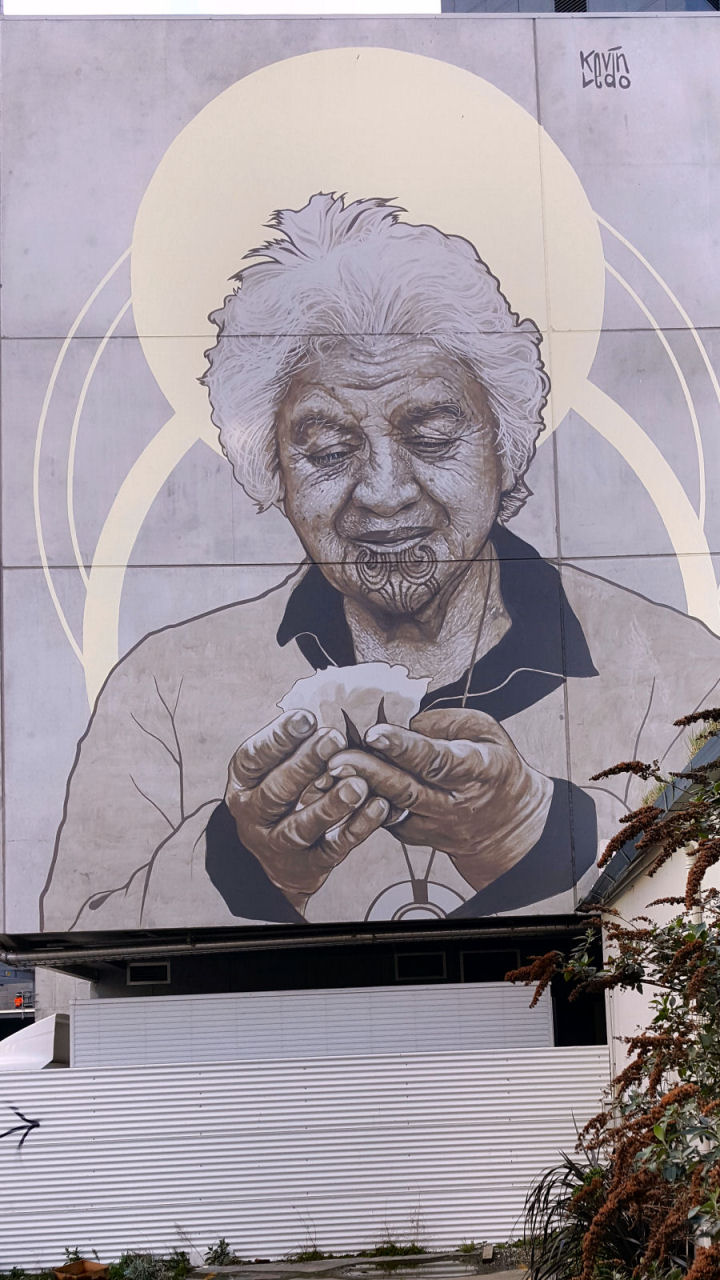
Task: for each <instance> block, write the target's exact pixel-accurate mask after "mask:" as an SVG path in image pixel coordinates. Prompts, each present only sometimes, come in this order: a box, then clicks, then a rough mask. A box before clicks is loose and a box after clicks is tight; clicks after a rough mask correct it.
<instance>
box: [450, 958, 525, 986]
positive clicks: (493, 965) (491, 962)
mask: <svg viewBox="0 0 720 1280" xmlns="http://www.w3.org/2000/svg"><path fill="white" fill-rule="evenodd" d="M519 967H520V953H519V952H518V951H461V953H460V977H461V981H462V982H504V981H505V974H506V973H508V972H509V970H510V969H519Z"/></svg>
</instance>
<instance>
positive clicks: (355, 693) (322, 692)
mask: <svg viewBox="0 0 720 1280" xmlns="http://www.w3.org/2000/svg"><path fill="white" fill-rule="evenodd" d="M429 683H430V677H429V676H428V677H423V678H421V679H417V680H416V679H413V678H412V677H411V676H410V675H409V673H408V669H407V667H403V666H391V665H390V663H388V662H359V663H358V664H357V665H356V666H354V667H328V668H327V669H326V670H325V671H317V672H316V673H315V675H313V676H306V677H304V678H303V679H302V680H296V682H295V684H294V685H293V687H292V689H290V690H289V691H288V693H286V694H285V695H284V697H283V698H281V700H280V702H279V703H278V706H279V707H281V709H282V710H283V711H296V710H301V709H302V710H304V711H312V713H313V715H314V716H315V717H316V719H317V722H318V726H319V727H320V728H323V729H340V730H341V731H342V732H343V733H347V720H346V719H345V715H347V716H348V717H349V719H350V720H351V722H352V724H353V726H354V727H355V728H356V729H357V730H358V733H359V734H360V735H361V736H362V735H363V734H364V733H365V732H366V730H368V729H369V728H370V726H371V725H373V724H376V723H377V722H378V718H380V719H382V720H384V721H385V723H386V724H397V725H401V726H402V727H403V728H405V729H407V727H408V725H409V724H410V721H411V720H412V718H413V716H414V715H417V713H418V711H419V710H420V703H421V701H422V699H423V697H424V696H425V694H426V693H427V687H428V684H429ZM343 712H345V715H343ZM378 713H380V715H378Z"/></svg>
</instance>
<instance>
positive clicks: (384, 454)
mask: <svg viewBox="0 0 720 1280" xmlns="http://www.w3.org/2000/svg"><path fill="white" fill-rule="evenodd" d="M419 497H420V486H419V484H418V482H417V480H416V478H415V474H414V471H413V467H412V459H411V458H409V457H408V455H407V453H406V451H405V450H404V449H403V448H402V447H401V445H400V444H399V443H398V442H397V441H395V440H393V438H392V436H390V435H382V436H380V437H379V438H378V437H376V438H375V439H374V440H373V441H372V443H370V444H369V448H368V451H367V454H365V455H364V457H363V459H362V464H361V470H360V473H359V475H358V478H357V482H356V484H355V487H354V489H353V501H354V502H355V503H356V505H358V506H361V507H364V508H365V510H366V511H370V512H372V514H373V515H376V516H392V515H395V514H396V513H397V512H398V511H402V510H403V509H404V508H405V507H409V506H412V504H413V503H414V502H417V500H418V498H419Z"/></svg>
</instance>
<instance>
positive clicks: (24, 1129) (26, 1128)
mask: <svg viewBox="0 0 720 1280" xmlns="http://www.w3.org/2000/svg"><path fill="white" fill-rule="evenodd" d="M7 1105H8V1106H9V1107H10V1110H11V1111H14V1112H15V1115H16V1116H17V1117H18V1119H19V1120H22V1124H14V1125H13V1126H12V1128H11V1129H6V1130H5V1132H4V1133H0V1140H2V1139H3V1138H9V1137H10V1134H11V1133H21V1134H22V1138H21V1139H20V1141H19V1142H18V1144H17V1149H18V1151H20V1149H21V1147H22V1145H23V1143H24V1141H25V1139H26V1138H27V1136H28V1134H29V1133H32V1131H33V1129H39V1128H40V1121H39V1120H28V1117H27V1116H24V1115H23V1113H22V1111H18V1109H17V1107H13V1106H12V1105H11V1104H10V1103H9V1102H8V1104H7Z"/></svg>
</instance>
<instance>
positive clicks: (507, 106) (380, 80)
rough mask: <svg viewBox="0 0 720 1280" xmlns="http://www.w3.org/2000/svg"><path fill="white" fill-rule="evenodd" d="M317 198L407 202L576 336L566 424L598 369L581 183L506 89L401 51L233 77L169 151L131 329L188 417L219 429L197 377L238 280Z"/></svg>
mask: <svg viewBox="0 0 720 1280" xmlns="http://www.w3.org/2000/svg"><path fill="white" fill-rule="evenodd" d="M316 191H336V192H345V193H347V195H348V197H349V198H350V199H355V198H358V197H363V196H364V197H369V196H385V197H394V198H395V199H396V200H397V201H398V203H399V204H401V205H402V206H403V207H404V208H405V209H406V210H407V214H406V215H405V218H406V220H407V221H408V222H416V223H419V222H421V223H430V224H432V225H434V226H436V227H438V228H440V229H441V230H442V231H445V232H447V233H452V234H456V235H461V236H465V237H466V238H467V239H468V240H470V241H471V242H472V243H473V244H474V245H475V246H476V248H477V249H478V251H479V253H480V255H481V256H482V257H483V258H484V259H485V260H486V261H487V263H488V265H489V267H490V269H491V270H492V271H493V272H494V273H495V275H497V277H498V278H499V280H500V283H501V286H502V288H503V290H504V292H505V294H506V296H507V298H508V300H509V301H510V304H511V306H512V307H513V309H514V310H516V311H518V312H519V313H520V315H521V316H529V317H531V318H532V319H533V320H535V322H536V323H537V324H538V325H539V327H540V329H541V330H542V331H543V332H544V333H545V334H547V333H548V331H549V330H550V328H551V327H552V328H555V329H560V330H563V331H568V330H570V331H573V332H574V333H575V334H576V335H577V337H576V340H575V341H574V343H573V353H572V359H571V360H570V361H568V360H567V358H566V356H564V357H563V359H562V361H558V367H557V368H556V369H553V367H552V363H553V362H552V343H551V342H546V343H545V344H544V347H543V355H544V359H545V361H546V363H547V364H548V366H549V368H550V374H551V378H552V379H553V398H554V406H553V413H552V419H551V421H552V424H553V425H555V424H557V423H558V422H559V421H561V420H562V417H563V416H564V414H565V413H566V411H567V410H568V408H569V407H570V405H571V403H572V399H573V388H574V387H576V386H577V385H578V383H579V382H580V381H581V380H582V379H584V378H585V377H586V376H587V374H588V372H589V369H590V366H591V364H592V360H593V357H594V354H595V349H596V345H597V335H598V331H599V329H600V325H601V321H602V311H603V300H604V259H603V252H602V245H601V241H600V232H599V229H598V225H597V220H596V218H595V215H594V214H593V212H592V209H591V207H590V205H589V203H588V200H587V197H586V195H585V193H584V191H583V188H582V185H581V183H580V181H579V179H578V177H577V175H576V173H575V171H574V169H573V168H572V166H571V165H570V163H569V161H568V160H567V159H566V158H565V156H563V154H562V152H561V151H560V150H559V148H558V147H557V146H556V145H555V143H553V142H552V140H551V139H550V138H549V137H548V135H547V134H546V133H545V131H544V130H543V129H541V128H540V127H539V125H538V124H537V122H536V120H535V119H534V118H533V116H531V115H530V114H529V112H527V111H526V110H525V109H524V108H523V107H521V106H519V105H518V104H517V103H516V102H514V101H513V100H512V99H511V98H509V97H508V96H507V95H506V94H504V93H502V92H501V91H500V90H499V89H497V88H495V86H494V85H491V84H489V83H488V82H487V81H486V80H483V79H481V78H480V77H479V76H476V75H474V74H472V73H471V72H469V71H465V70H462V69H460V68H458V67H454V66H451V65H450V64H449V63H446V62H440V61H438V60H436V59H433V58H427V57H423V56H421V55H418V54H411V53H403V52H399V51H397V50H392V49H376V48H371V49H356V48H345V49H329V50H322V51H319V52H315V53H308V54H303V55H301V56H299V57H294V58H289V59H286V60H284V61H282V62H276V63H273V64H272V65H270V66H268V67H265V68H263V69H262V70H260V71H257V72H254V73H253V74H252V75H249V76H247V77H245V79H243V80H240V81H238V82H237V83H236V84H234V85H232V86H231V87H230V88H229V89H227V90H225V92H224V93H222V94H220V95H219V97H217V98H215V99H214V100H213V101H212V102H211V103H209V105H208V106H207V107H205V108H204V110H202V111H201V112H200V113H199V114H198V115H197V116H196V117H195V118H194V119H193V120H192V121H191V122H190V123H189V124H188V125H187V126H186V128H185V129H183V130H182V132H181V133H180V134H179V135H178V137H177V138H176V139H175V141H174V142H173V143H172V144H171V146H170V147H169V148H168V150H167V151H166V153H165V155H164V156H163V159H162V161H161V162H160V164H159V166H158V168H157V170H156V172H155V174H154V176H153V178H152V179H151V181H150V184H149V186H148V188H147V191H146V193H145V196H144V198H143V201H142V204H141V206H140V209H139V212H138V216H137V221H136V224H135V232H134V238H133V245H132V294H133V307H134V314H135V323H136V326H137V330H138V333H139V335H140V339H141V342H142V345H143V348H144V351H145V355H146V358H147V360H148V363H149V365H150V367H151V369H152V371H153V373H154V375H155V377H156V378H157V381H158V383H159V384H160V386H161V388H162V390H163V392H164V394H165V395H166V396H167V398H168V400H169V401H170V403H171V404H172V406H173V408H174V409H175V411H176V413H177V414H179V415H180V416H181V417H182V418H183V419H186V418H187V416H188V415H191V416H192V418H193V419H194V420H195V421H196V423H197V427H198V432H199V433H200V434H202V435H204V437H205V438H206V439H208V440H210V439H213V440H214V439H215V433H214V431H213V428H212V426H211V425H210V422H209V411H208V405H207V397H206V393H205V392H204V390H203V389H202V388H200V387H199V386H198V384H197V382H196V378H197V377H198V375H199V374H200V372H201V371H202V369H203V367H204V359H203V351H204V349H205V348H206V347H207V346H208V345H209V343H210V342H212V340H213V337H214V334H215V330H214V328H213V326H212V325H211V324H210V323H209V322H208V320H207V316H208V313H209V312H210V311H212V310H214V309H215V308H217V307H218V306H219V305H221V303H222V299H223V297H224V296H225V295H226V294H227V293H228V292H229V291H230V286H229V284H228V277H229V276H231V275H232V274H233V273H234V272H236V271H237V270H238V269H239V268H240V267H241V266H242V265H243V264H242V259H243V256H244V255H245V254H246V253H247V252H248V251H249V250H251V249H252V248H254V247H255V246H256V245H258V244H260V243H261V242H262V241H263V240H264V239H266V238H267V236H268V233H267V231H266V230H265V229H264V228H265V224H266V222H267V219H268V216H269V215H270V213H271V212H272V211H273V210H274V209H279V208H296V209H297V208H300V207H302V205H304V204H305V203H306V202H307V200H308V198H309V197H310V196H311V195H312V194H313V193H314V192H316Z"/></svg>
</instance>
